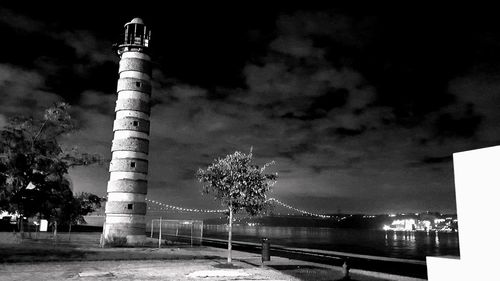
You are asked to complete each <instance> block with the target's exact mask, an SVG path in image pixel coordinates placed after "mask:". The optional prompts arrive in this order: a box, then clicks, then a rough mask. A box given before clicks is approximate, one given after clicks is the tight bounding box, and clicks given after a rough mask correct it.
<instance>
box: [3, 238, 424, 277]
mask: <svg viewBox="0 0 500 281" xmlns="http://www.w3.org/2000/svg"><path fill="white" fill-rule="evenodd" d="M98 240H99V235H97V234H92V233H86V234H85V233H74V234H72V236H71V241H69V239H68V236H67V234H60V235H59V237H58V240H57V241H54V240H52V239H48V237H44V238H41V237H39V238H38V239H34V238H33V237H32V238H31V239H22V240H21V239H19V237H16V236H15V235H14V234H13V233H1V234H0V253H2V254H1V255H0V280H319V281H323V280H325V281H326V280H341V279H342V277H343V272H342V268H341V267H338V266H330V265H324V264H319V263H313V262H307V261H300V260H294V259H288V258H284V257H274V256H273V257H271V261H266V262H265V263H262V260H261V255H260V254H257V253H248V252H241V251H234V252H233V265H232V266H231V267H228V266H227V264H226V258H225V257H226V251H225V250H224V249H220V248H213V247H207V246H193V247H191V246H189V245H185V244H170V245H162V248H161V249H158V248H157V244H156V243H152V244H151V245H150V246H146V247H141V248H99V247H98ZM351 277H352V278H351V280H360V281H363V280H419V279H413V278H408V277H402V276H397V275H390V274H383V273H377V272H370V271H362V270H355V269H353V270H351ZM420 280H421V279H420Z"/></svg>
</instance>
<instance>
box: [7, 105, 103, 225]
mask: <svg viewBox="0 0 500 281" xmlns="http://www.w3.org/2000/svg"><path fill="white" fill-rule="evenodd" d="M69 109H70V108H69V105H68V104H66V103H58V104H55V105H54V106H53V107H50V108H48V109H46V110H45V112H44V114H43V117H41V118H33V117H15V118H12V119H10V120H9V124H8V125H7V126H6V127H4V128H3V129H2V130H1V131H0V210H7V211H9V212H12V213H13V212H16V211H17V212H18V213H19V214H21V216H22V217H23V216H26V217H32V216H34V215H37V214H38V215H39V216H42V217H44V218H47V219H51V220H53V221H57V220H59V218H60V217H61V214H62V210H63V209H64V208H65V204H66V203H67V202H70V201H71V200H72V198H73V193H72V191H71V188H70V182H69V180H68V179H67V178H66V176H67V174H68V170H69V168H70V167H72V166H78V165H89V164H92V163H96V162H99V163H100V162H101V158H100V156H99V155H91V154H87V153H80V152H78V150H77V149H75V148H74V149H71V150H69V151H65V150H64V149H63V147H62V146H61V145H60V144H59V142H58V138H59V137H60V136H62V135H64V134H67V133H70V132H72V131H73V130H75V129H76V124H75V122H74V120H72V118H71V116H70V114H69ZM21 226H22V224H21Z"/></svg>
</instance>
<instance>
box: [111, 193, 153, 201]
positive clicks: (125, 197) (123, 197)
mask: <svg viewBox="0 0 500 281" xmlns="http://www.w3.org/2000/svg"><path fill="white" fill-rule="evenodd" d="M145 199H146V195H145V194H138V193H129V192H109V193H108V201H109V202H111V201H120V202H123V201H134V202H144V201H145Z"/></svg>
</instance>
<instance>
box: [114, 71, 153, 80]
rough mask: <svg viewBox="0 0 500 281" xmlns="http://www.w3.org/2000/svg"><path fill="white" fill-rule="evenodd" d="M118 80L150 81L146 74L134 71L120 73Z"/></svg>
mask: <svg viewBox="0 0 500 281" xmlns="http://www.w3.org/2000/svg"><path fill="white" fill-rule="evenodd" d="M120 78H137V79H142V80H147V81H150V80H151V77H149V75H147V74H146V73H144V72H140V71H135V70H127V71H122V72H121V73H120Z"/></svg>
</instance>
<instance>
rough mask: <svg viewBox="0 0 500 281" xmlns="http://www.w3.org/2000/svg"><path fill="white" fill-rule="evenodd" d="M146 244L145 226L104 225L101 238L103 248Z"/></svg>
mask: <svg viewBox="0 0 500 281" xmlns="http://www.w3.org/2000/svg"><path fill="white" fill-rule="evenodd" d="M147 242H148V239H147V237H146V225H145V224H140V225H138V224H133V225H132V224H116V223H105V224H104V227H103V235H102V237H101V246H103V247H123V246H143V245H145V244H146V243H147Z"/></svg>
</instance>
